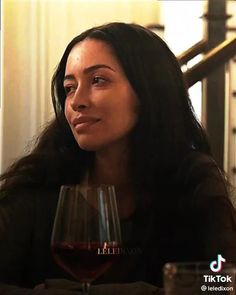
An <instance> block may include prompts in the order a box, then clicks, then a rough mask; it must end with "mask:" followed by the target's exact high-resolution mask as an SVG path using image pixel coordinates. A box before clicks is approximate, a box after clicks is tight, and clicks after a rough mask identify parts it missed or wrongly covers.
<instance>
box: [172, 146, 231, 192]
mask: <svg viewBox="0 0 236 295" xmlns="http://www.w3.org/2000/svg"><path fill="white" fill-rule="evenodd" d="M176 182H177V183H178V184H179V185H180V186H182V187H183V188H185V189H186V190H188V189H194V188H197V187H198V188H200V186H204V188H205V190H206V189H208V190H209V191H211V190H215V191H216V190H217V191H218V192H221V193H223V194H225V193H227V181H226V177H225V174H224V173H223V171H222V170H221V169H220V168H219V166H218V165H217V163H216V162H215V160H214V159H213V157H211V156H210V155H207V154H204V153H201V152H199V151H191V152H189V153H188V154H187V155H186V156H185V157H184V158H183V160H182V162H181V163H180V165H179V168H178V171H177V173H176Z"/></svg>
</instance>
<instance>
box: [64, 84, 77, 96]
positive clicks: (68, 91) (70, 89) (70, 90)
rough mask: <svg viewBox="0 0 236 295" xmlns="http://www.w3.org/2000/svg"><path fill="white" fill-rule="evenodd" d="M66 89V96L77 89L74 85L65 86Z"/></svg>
mask: <svg viewBox="0 0 236 295" xmlns="http://www.w3.org/2000/svg"><path fill="white" fill-rule="evenodd" d="M64 89H65V94H66V96H68V95H69V94H71V93H72V92H73V91H74V90H75V87H73V86H65V87H64Z"/></svg>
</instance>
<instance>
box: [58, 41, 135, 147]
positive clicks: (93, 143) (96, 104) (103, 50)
mask: <svg viewBox="0 0 236 295" xmlns="http://www.w3.org/2000/svg"><path fill="white" fill-rule="evenodd" d="M64 88H65V91H66V102H65V115H66V118H67V121H68V123H69V125H70V128H71V130H72V132H73V135H74V137H75V139H76V141H77V143H78V144H79V146H80V147H81V148H82V149H84V150H88V151H99V150H102V149H106V148H110V147H113V146H115V145H117V144H118V145H127V144H128V137H129V134H130V131H131V130H132V129H133V127H134V126H135V123H136V121H137V112H138V100H137V97H136V94H135V92H134V90H133V89H132V87H131V85H130V84H129V81H128V80H127V78H126V76H125V74H124V72H123V70H122V68H121V66H120V64H119V62H118V61H117V59H116V57H115V56H114V54H113V53H112V49H111V47H110V46H109V45H107V44H106V43H105V42H102V41H99V40H95V39H85V40H83V41H82V42H80V43H78V44H76V45H75V46H74V47H73V48H72V50H71V52H70V54H69V56H68V59H67V63H66V70H65V77H64Z"/></svg>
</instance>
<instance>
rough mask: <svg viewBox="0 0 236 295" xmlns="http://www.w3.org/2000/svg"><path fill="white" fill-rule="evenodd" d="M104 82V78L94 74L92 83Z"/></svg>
mask: <svg viewBox="0 0 236 295" xmlns="http://www.w3.org/2000/svg"><path fill="white" fill-rule="evenodd" d="M105 82H106V79H105V78H103V77H100V76H95V77H93V79H92V84H93V85H103V84H104V83H105Z"/></svg>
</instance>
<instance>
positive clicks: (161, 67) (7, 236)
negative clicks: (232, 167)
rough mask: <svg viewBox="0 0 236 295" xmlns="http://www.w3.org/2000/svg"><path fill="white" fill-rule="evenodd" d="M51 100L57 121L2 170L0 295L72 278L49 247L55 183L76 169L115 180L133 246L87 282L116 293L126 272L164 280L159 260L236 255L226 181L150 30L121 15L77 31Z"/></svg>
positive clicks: (76, 177) (79, 175) (77, 177)
mask: <svg viewBox="0 0 236 295" xmlns="http://www.w3.org/2000/svg"><path fill="white" fill-rule="evenodd" d="M52 99H53V104H54V108H55V113H56V119H55V120H53V121H52V122H51V123H50V124H49V126H48V127H47V128H46V130H45V131H44V132H43V134H42V135H41V136H40V137H39V141H38V143H37V145H36V147H35V148H34V150H33V151H32V152H31V154H30V155H28V156H26V157H24V158H22V159H21V160H19V161H18V162H16V163H15V164H14V165H13V166H12V167H11V168H9V170H8V171H7V172H6V173H5V174H4V175H2V177H1V180H2V187H1V200H0V240H1V244H0V261H1V264H0V280H1V281H2V282H3V283H4V284H5V285H2V286H3V287H2V288H3V290H5V291H4V292H5V293H4V294H8V293H7V292H8V290H10V289H11V288H12V287H10V286H7V285H6V284H11V285H17V286H19V287H25V288H32V287H34V286H35V285H37V284H39V283H41V282H44V281H45V279H47V278H49V279H51V278H69V279H71V278H70V277H68V275H66V273H64V272H63V271H61V270H59V268H58V267H57V266H56V265H55V263H54V261H53V259H52V257H51V253H50V236H51V229H52V223H53V219H54V216H55V207H56V204H57V199H58V192H59V188H60V186H61V185H62V184H71V183H83V182H84V181H85V178H86V175H89V183H91V184H100V183H105V184H106V183H107V184H111V183H112V184H114V185H115V187H116V193H117V200H118V206H119V213H120V216H121V219H122V222H121V223H122V232H123V236H124V237H125V241H126V243H127V245H130V246H132V247H135V248H136V249H139V250H140V251H137V252H139V255H133V256H130V257H125V259H123V260H122V261H121V262H120V263H119V264H117V265H114V267H113V268H111V269H110V270H109V271H107V273H105V274H104V275H103V276H102V277H100V278H99V279H98V280H97V281H96V282H95V284H96V283H97V284H101V283H102V284H108V285H107V286H110V284H113V283H119V284H120V283H122V284H124V285H123V286H124V287H123V288H122V287H121V289H119V294H123V293H124V294H125V292H126V291H125V290H127V288H129V286H130V284H131V283H133V282H138V281H144V282H146V283H148V284H153V285H156V286H162V268H163V265H164V264H165V263H166V262H168V261H202V260H209V261H210V260H213V259H215V258H216V255H217V254H219V253H220V254H221V255H222V256H223V257H224V258H225V259H226V260H227V261H228V262H233V263H236V217H235V216H236V215H235V210H234V208H233V206H232V204H231V202H230V199H229V193H228V188H227V186H226V182H225V180H224V178H223V176H222V173H221V172H220V170H219V168H218V167H217V165H216V163H215V162H214V160H213V159H212V156H211V153H210V147H209V144H208V142H207V139H206V136H205V133H204V131H203V129H202V127H201V126H200V124H199V123H198V121H197V120H196V118H195V115H194V112H193V110H192V106H191V103H190V100H189V97H188V94H187V90H186V86H185V83H184V80H183V75H182V72H181V69H180V67H179V65H178V62H177V60H176V58H175V56H174V55H173V53H172V52H171V51H170V50H169V48H168V47H167V45H166V44H165V43H164V42H163V41H162V40H161V39H160V38H159V37H158V36H156V35H155V34H154V33H152V32H151V31H149V30H147V29H145V28H143V27H141V26H138V25H135V24H130V25H128V24H124V23H110V24H107V25H103V26H100V27H95V28H92V29H89V30H87V31H85V32H83V33H82V34H80V35H79V36H77V37H75V38H74V39H73V40H72V41H71V42H70V43H69V45H68V46H67V48H66V50H65V52H64V54H63V56H62V59H61V61H60V63H59V65H58V68H57V70H56V72H55V74H54V76H53V79H52ZM125 283H126V284H125ZM148 287H150V289H149V291H150V292H152V290H153V289H152V288H153V287H152V286H151V285H145V288H146V289H145V288H144V289H145V290H146V291H145V292H144V294H149V293H148V291H147V288H148ZM4 288H5V289H4ZM98 288H99V287H98ZM103 288H104V289H102V290H103V291H102V294H105V292H106V291H105V290H108V289H109V288H108V289H107V288H106V287H104V286H103ZM0 290H1V289H0ZM17 290H18V291H17ZM94 290H95V293H96V288H95V289H94ZM97 290H98V289H97ZM109 290H110V289H109ZM112 290H113V291H112V292H114V289H112ZM43 291H45V292H46V291H47V292H48V290H43ZM43 291H42V292H43ZM9 292H10V291H9ZM15 292H21V291H20V289H16V291H15ZM28 292H30V291H28ZM32 292H35V291H32ZM53 292H54V293H52V294H57V293H55V292H56V291H55V290H54V291H53ZM58 292H59V293H58V294H62V293H60V292H61V291H58ZM122 292H123V293H122ZM154 292H155V290H154ZM9 294H11V293H9ZM14 294H18V293H14ZM19 294H21V293H19ZM24 294H25V293H24ZM29 294H31V293H29ZM32 294H33V293H32ZM37 294H38V293H37ZM45 294H46V293H45ZM63 294H64V293H63ZM67 294H69V293H67ZM73 294H74V293H73ZM107 294H109V293H107ZM134 294H136V293H134ZM150 294H152V293H150Z"/></svg>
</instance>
